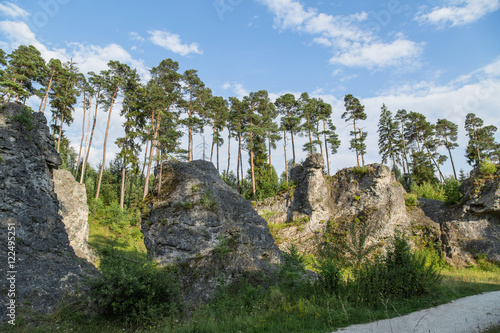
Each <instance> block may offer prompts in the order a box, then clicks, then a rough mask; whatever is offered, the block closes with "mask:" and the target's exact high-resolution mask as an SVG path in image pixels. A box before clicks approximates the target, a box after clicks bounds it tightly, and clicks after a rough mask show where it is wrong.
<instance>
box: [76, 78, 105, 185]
mask: <svg viewBox="0 0 500 333" xmlns="http://www.w3.org/2000/svg"><path fill="white" fill-rule="evenodd" d="M100 93H101V87H99V90H98V91H97V98H96V100H95V113H94V122H93V123H92V131H91V132H90V141H89V147H88V149H87V154H86V156H85V162H84V164H85V166H86V165H87V161H88V159H89V153H90V148H91V147H92V138H93V137H94V130H95V124H96V122H97V110H98V108H99V95H100ZM84 174H85V173H84V171H82V175H81V176H80V184H81V183H83V176H84Z"/></svg>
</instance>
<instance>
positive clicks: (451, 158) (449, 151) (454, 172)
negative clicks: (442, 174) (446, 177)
mask: <svg viewBox="0 0 500 333" xmlns="http://www.w3.org/2000/svg"><path fill="white" fill-rule="evenodd" d="M446 148H447V149H448V154H449V155H450V161H451V167H452V168H453V175H454V176H455V180H458V178H457V172H456V171H455V163H454V162H453V156H451V149H450V147H448V145H447V147H446Z"/></svg>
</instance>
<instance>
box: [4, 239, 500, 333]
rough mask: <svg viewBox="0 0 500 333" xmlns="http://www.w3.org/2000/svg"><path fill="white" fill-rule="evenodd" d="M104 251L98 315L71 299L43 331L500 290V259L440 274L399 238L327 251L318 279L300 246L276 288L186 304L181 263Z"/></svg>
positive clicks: (306, 326) (215, 325)
mask: <svg viewBox="0 0 500 333" xmlns="http://www.w3.org/2000/svg"><path fill="white" fill-rule="evenodd" d="M229 243H230V241H229V240H228V241H227V242H226V243H225V245H224V248H225V249H226V250H227V249H229V248H230V244H229ZM221 247H222V246H221ZM365 249H367V248H366V247H365ZM368 252H370V251H367V253H368ZM101 256H102V258H103V259H102V261H101V264H100V267H101V269H102V270H103V275H102V276H101V277H100V278H99V279H98V280H96V281H95V282H94V289H93V295H94V297H96V299H97V301H98V308H99V314H98V315H92V314H89V313H88V312H87V311H88V310H87V308H86V306H85V303H84V302H83V301H82V303H80V304H76V305H75V304H72V305H69V304H68V305H63V306H62V307H61V309H60V311H58V312H57V313H55V314H54V315H51V316H42V317H38V318H37V319H36V325H37V327H38V328H37V330H38V331H52V330H55V329H56V327H59V330H61V331H74V332H89V331H103V330H106V331H109V332H124V331H125V332H136V331H139V332H146V331H154V332H238V331H242V332H304V331H308V332H325V331H332V330H335V329H336V328H339V327H343V326H348V325H351V324H356V323H363V322H367V321H373V320H380V319H386V318H388V317H389V318H391V317H395V316H399V315H403V314H406V313H409V312H413V311H416V310H418V309H421V308H426V307H432V306H436V305H439V304H442V303H446V302H449V301H450V300H452V299H455V298H458V297H463V296H468V295H473V294H477V293H481V292H485V291H493V290H500V268H498V266H495V265H493V264H491V267H490V268H488V270H486V271H485V270H483V269H482V268H481V267H479V266H478V267H473V268H470V269H462V270H456V269H452V268H445V269H444V270H442V271H441V274H440V273H439V271H438V270H437V266H435V265H434V264H432V262H430V263H428V262H427V261H425V258H426V257H425V256H423V255H422V254H421V253H413V252H411V251H410V250H409V247H408V244H407V242H406V240H405V239H404V238H403V237H396V238H395V239H394V240H393V245H392V247H391V249H390V251H389V252H388V255H387V256H384V257H379V258H374V259H367V257H366V256H363V260H362V261H361V263H360V262H359V261H357V259H356V260H354V261H349V260H348V261H342V260H338V258H337V256H336V255H334V253H327V252H322V253H321V255H319V256H318V257H317V258H316V259H315V260H314V265H313V269H314V270H315V271H316V273H317V274H318V278H317V279H315V278H312V277H311V275H309V274H308V273H307V272H306V260H305V259H306V258H305V255H303V254H301V253H299V252H298V251H297V249H296V248H295V247H293V246H292V247H291V248H290V249H289V252H288V253H285V255H284V259H285V260H284V263H283V265H282V266H281V267H280V269H279V270H278V271H277V272H276V274H275V277H274V278H272V279H271V280H270V281H267V283H266V285H267V287H264V286H263V284H261V282H262V281H261V280H259V278H258V277H252V276H247V277H243V278H242V279H241V280H240V281H239V282H238V283H236V284H232V285H230V286H228V287H219V288H218V289H217V291H216V296H215V297H214V299H213V301H212V302H211V303H209V304H207V305H204V306H200V307H198V308H197V309H195V310H194V311H191V312H186V311H185V309H186V308H185V307H183V306H182V302H181V301H180V298H179V287H178V283H177V280H176V270H175V268H167V269H163V268H159V267H157V266H156V265H155V264H153V263H150V262H147V261H146V259H145V257H142V259H140V258H130V256H128V255H126V254H124V253H123V252H117V251H113V250H109V251H104V252H101ZM358 259H359V258H358ZM259 281H260V282H259ZM28 325H29V324H28V323H27V322H22V321H19V325H18V327H17V328H16V330H18V329H21V330H23V329H25V330H29V328H28V327H29V326H28ZM6 331H7V332H9V331H12V329H11V328H10V327H7V328H6Z"/></svg>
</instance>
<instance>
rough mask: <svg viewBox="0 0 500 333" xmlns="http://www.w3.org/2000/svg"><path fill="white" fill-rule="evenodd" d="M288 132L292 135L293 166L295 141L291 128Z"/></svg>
mask: <svg viewBox="0 0 500 333" xmlns="http://www.w3.org/2000/svg"><path fill="white" fill-rule="evenodd" d="M290 134H291V136H292V157H293V162H292V164H293V165H292V166H295V142H294V140H293V130H291V131H290Z"/></svg>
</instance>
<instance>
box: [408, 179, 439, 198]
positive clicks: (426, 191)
mask: <svg viewBox="0 0 500 333" xmlns="http://www.w3.org/2000/svg"><path fill="white" fill-rule="evenodd" d="M410 192H411V193H413V194H415V195H416V196H417V197H419V198H427V199H434V200H441V201H445V200H446V194H445V191H444V188H443V187H442V186H440V185H438V184H434V183H431V182H427V181H424V182H423V183H422V184H421V185H417V184H416V183H413V184H412V185H411V187H410Z"/></svg>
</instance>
